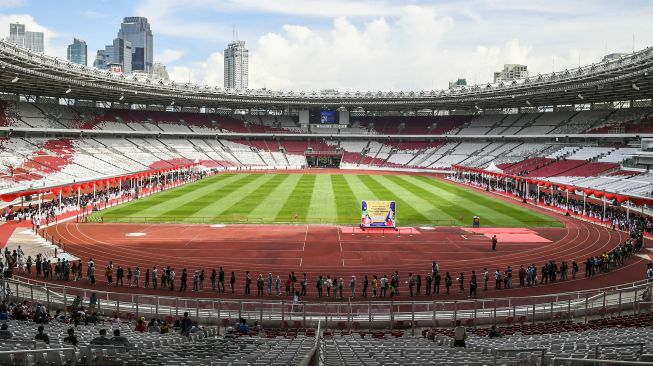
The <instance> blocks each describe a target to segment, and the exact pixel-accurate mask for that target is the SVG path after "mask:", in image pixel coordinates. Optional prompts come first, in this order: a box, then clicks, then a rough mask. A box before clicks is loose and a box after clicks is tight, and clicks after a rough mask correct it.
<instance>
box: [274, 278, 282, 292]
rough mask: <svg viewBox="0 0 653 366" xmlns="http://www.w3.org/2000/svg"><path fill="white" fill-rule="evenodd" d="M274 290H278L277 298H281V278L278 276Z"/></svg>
mask: <svg viewBox="0 0 653 366" xmlns="http://www.w3.org/2000/svg"><path fill="white" fill-rule="evenodd" d="M274 289H275V290H277V296H281V277H279V275H277V279H276V280H275V281H274Z"/></svg>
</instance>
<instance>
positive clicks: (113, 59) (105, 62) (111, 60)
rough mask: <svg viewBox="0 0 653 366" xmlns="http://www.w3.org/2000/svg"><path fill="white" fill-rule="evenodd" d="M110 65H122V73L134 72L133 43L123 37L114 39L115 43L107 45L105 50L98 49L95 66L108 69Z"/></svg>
mask: <svg viewBox="0 0 653 366" xmlns="http://www.w3.org/2000/svg"><path fill="white" fill-rule="evenodd" d="M110 65H113V66H115V65H120V70H121V72H122V73H125V74H131V72H132V45H131V43H129V41H125V40H124V39H121V38H116V39H114V40H113V44H110V45H106V46H105V47H104V50H98V51H97V55H96V56H95V61H94V62H93V67H96V68H98V69H103V70H106V69H108V68H109V66H110Z"/></svg>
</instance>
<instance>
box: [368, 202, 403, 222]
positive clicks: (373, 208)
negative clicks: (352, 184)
mask: <svg viewBox="0 0 653 366" xmlns="http://www.w3.org/2000/svg"><path fill="white" fill-rule="evenodd" d="M396 207H397V206H396V203H395V201H361V227H392V228H394V227H396V225H397V216H396V213H397V210H396Z"/></svg>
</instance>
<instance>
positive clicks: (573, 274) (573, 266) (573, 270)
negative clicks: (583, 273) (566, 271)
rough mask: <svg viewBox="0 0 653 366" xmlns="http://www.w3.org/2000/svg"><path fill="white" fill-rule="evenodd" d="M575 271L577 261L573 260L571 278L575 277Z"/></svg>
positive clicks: (576, 270)
mask: <svg viewBox="0 0 653 366" xmlns="http://www.w3.org/2000/svg"><path fill="white" fill-rule="evenodd" d="M576 273H578V263H576V261H573V262H571V278H573V279H576Z"/></svg>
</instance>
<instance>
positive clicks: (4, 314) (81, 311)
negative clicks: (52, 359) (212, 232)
mask: <svg viewBox="0 0 653 366" xmlns="http://www.w3.org/2000/svg"><path fill="white" fill-rule="evenodd" d="M96 304H97V296H96V294H95V293H93V294H92V295H91V297H90V298H89V299H88V300H87V302H86V301H85V300H83V299H82V298H81V297H80V296H77V297H76V298H75V300H74V301H73V303H72V306H71V307H70V312H69V313H68V314H66V315H65V314H63V313H62V312H61V311H60V310H57V311H56V312H55V314H54V315H53V314H51V312H50V311H48V309H46V307H45V306H44V305H43V304H41V303H34V304H32V303H30V302H29V301H23V302H19V303H13V302H9V303H8V302H7V301H2V303H1V304H0V322H1V323H2V325H1V326H0V339H12V338H14V335H13V333H12V331H11V328H10V324H11V321H22V322H29V321H31V322H34V324H35V325H36V326H38V328H37V333H36V335H35V336H34V339H35V340H37V341H41V342H43V343H45V344H49V343H50V336H49V335H48V334H47V333H46V332H45V329H46V328H45V327H44V326H47V325H48V324H49V323H52V322H57V323H61V324H66V325H69V326H70V327H69V328H68V330H67V336H66V337H65V338H64V339H63V343H64V344H68V345H71V346H78V344H79V340H78V338H77V336H76V335H75V328H76V327H78V326H80V325H81V324H84V325H88V324H93V325H97V324H98V323H100V324H103V325H104V324H108V325H109V326H110V329H109V330H107V329H106V328H105V327H102V328H100V330H99V334H98V336H97V337H96V338H94V339H93V340H92V341H91V342H90V344H91V345H114V346H126V347H130V346H131V344H130V342H129V340H128V339H127V338H126V337H124V336H121V335H120V328H121V327H122V326H125V325H128V326H131V325H129V324H124V323H123V320H122V319H121V318H119V317H118V315H117V314H114V316H113V318H111V319H105V318H104V317H103V316H102V315H101V314H100V313H99V312H97V309H96ZM85 305H87V306H85ZM111 328H112V329H111ZM109 331H110V332H111V333H112V334H113V337H109V336H108V334H109V333H108V332H109ZM134 331H135V332H140V333H146V332H147V333H157V334H168V333H178V334H181V335H183V336H189V335H191V334H194V333H201V332H203V328H202V327H201V326H200V325H199V323H198V322H197V321H192V320H191V319H190V317H189V314H188V313H187V312H186V313H184V316H183V317H182V318H181V319H176V320H175V321H174V323H172V324H168V323H167V322H166V321H162V320H161V319H158V318H152V319H151V320H150V321H149V323H146V321H145V318H144V317H141V318H139V319H137V320H136V322H135V326H134ZM21 337H24V335H21Z"/></svg>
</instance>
